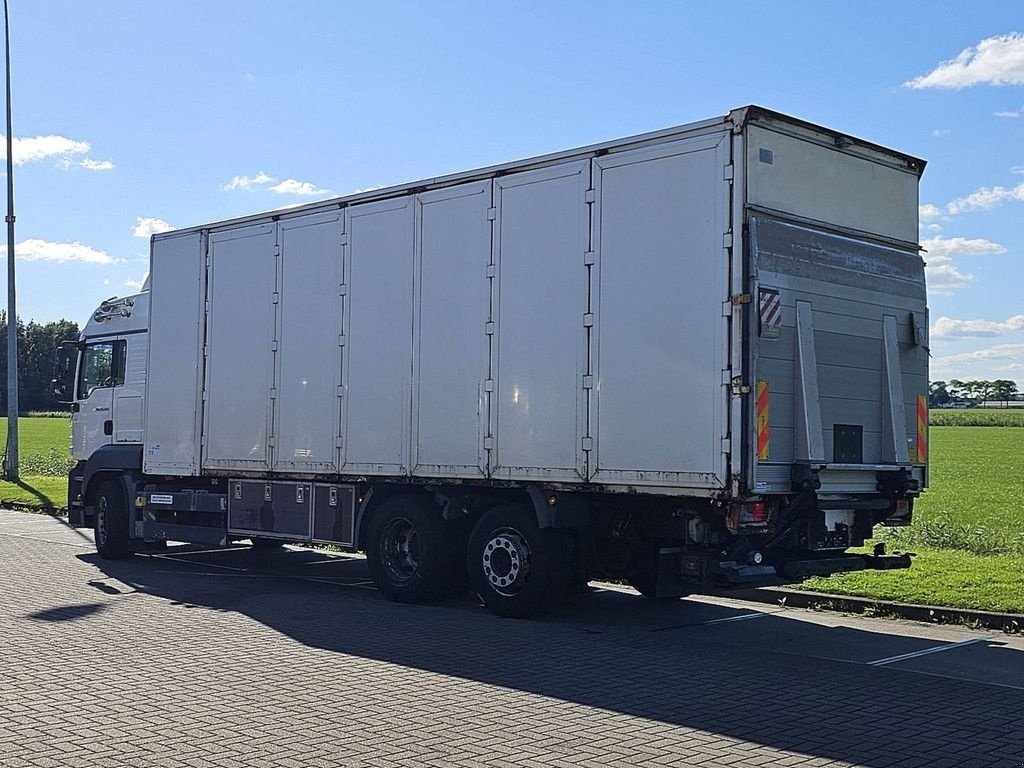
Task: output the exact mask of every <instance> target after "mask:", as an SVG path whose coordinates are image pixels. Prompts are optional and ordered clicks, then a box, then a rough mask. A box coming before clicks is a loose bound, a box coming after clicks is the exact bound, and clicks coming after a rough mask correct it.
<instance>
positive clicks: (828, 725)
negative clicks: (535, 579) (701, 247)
mask: <svg viewBox="0 0 1024 768" xmlns="http://www.w3.org/2000/svg"><path fill="white" fill-rule="evenodd" d="M0 563H3V566H2V568H3V575H4V578H3V584H2V588H0V765H2V766H4V768H8V766H9V767H10V768H21V767H22V766H24V767H25V768H28V767H30V766H31V767H32V768H44V767H45V766H55V767H57V766H59V767H60V768H66V767H67V768H77V767H78V766H82V767H83V768H84V767H85V766H90V767H91V766H108V765H109V766H146V768H164V767H165V766H166V767H170V766H175V767H177V766H181V767H184V766H189V767H192V766H195V767H196V768H200V767H204V768H205V766H222V767H226V768H236V767H237V768H262V767H263V766H284V767H286V768H289V767H294V768H300V767H303V768H304V767H305V766H318V765H323V766H348V765H350V766H407V765H425V766H467V768H469V767H473V768H479V767H482V766H507V765H523V766H529V767H530V768H560V767H564V768H569V766H589V765H593V766H600V765H611V766H620V765H621V766H628V765H664V766H678V765H692V766H737V767H739V768H754V767H755V766H756V767H758V768H776V767H777V768H782V767H783V766H786V767H787V768H810V767H811V766H813V767H814V768H825V766H833V767H835V768H841V767H843V766H870V767H872V768H883V767H885V768H888V767H889V766H895V765H899V766H901V768H912V767H913V766H922V768H924V767H925V766H930V767H931V768H937V766H940V765H944V764H945V765H974V764H977V765H985V766H989V767H990V768H991V767H992V766H994V767H995V768H1002V767H1003V766H1005V767H1006V768H1017V766H1018V765H1019V764H1020V763H1022V762H1024V729H1022V728H1021V727H1020V726H1021V712H1024V693H1022V692H1020V691H1017V690H1014V689H1009V688H996V687H992V686H986V685H981V684H978V683H971V682H966V681H956V680H949V679H943V678H938V677H930V676H923V675H915V674H910V673H906V672H903V673H901V672H899V671H898V670H895V669H879V668H871V667H866V666H862V665H856V664H846V663H838V662H834V661H829V660H827V659H818V658H811V657H794V656H791V655H786V654H777V655H773V654H771V653H760V652H759V653H750V652H749V649H744V650H743V651H742V652H740V651H738V650H737V647H738V646H729V645H728V644H721V643H719V642H715V641H711V640H702V639H699V638H696V639H695V638H694V637H693V636H687V638H686V640H685V641H682V640H680V637H679V636H678V635H673V634H672V633H670V632H663V633H652V632H648V631H646V630H644V629H643V628H634V627H632V626H630V625H628V624H625V625H623V624H621V623H620V624H616V625H611V624H610V623H609V626H611V627H612V628H611V629H609V630H607V631H605V630H602V631H592V632H581V631H580V628H579V627H578V626H577V625H574V624H573V622H572V621H571V620H566V621H560V620H557V619H547V620H544V621H508V620H501V619H497V618H495V617H493V616H490V615H489V614H487V613H486V612H484V611H482V610H480V609H479V608H477V607H475V606H473V605H470V604H469V603H468V602H467V603H459V602H453V603H446V604H442V605H437V606H427V607H420V606H400V605H394V604H391V603H388V602H386V601H384V600H383V599H381V598H380V597H379V596H378V595H377V594H376V593H374V592H372V591H368V590H363V589H351V588H348V589H346V588H343V587H338V586H335V585H332V584H324V583H313V582H309V581H303V580H301V579H296V578H274V577H260V578H256V577H254V576H253V575H251V574H239V573H234V572H231V571H223V572H214V569H212V568H210V567H208V566H192V565H186V564H183V563H181V562H176V561H172V560H167V559H160V558H141V557H139V558H134V559H131V560H128V561H125V562H116V563H111V562H104V561H101V560H99V559H97V558H96V557H95V555H94V554H92V550H91V547H89V546H88V542H87V541H86V540H84V539H83V538H82V537H81V536H79V535H78V534H77V533H75V532H71V531H69V530H67V529H66V528H63V527H62V526H61V524H60V522H58V521H56V520H53V519H50V518H46V517H41V516H26V515H20V514H16V513H7V512H0ZM354 565H355V566H357V565H358V563H355V564H354ZM588 622H589V623H588V626H594V625H595V622H594V620H593V619H588ZM609 622H610V619H609ZM733 626H735V627H737V628H741V627H742V623H737V624H735V625H733ZM736 631H742V630H741V629H737V630H736ZM822 637H823V639H824V638H827V629H826V630H824V631H823V633H822ZM894 679H896V680H898V685H893V680H894Z"/></svg>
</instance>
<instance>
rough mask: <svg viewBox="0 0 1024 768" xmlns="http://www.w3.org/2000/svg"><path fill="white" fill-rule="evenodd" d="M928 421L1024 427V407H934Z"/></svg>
mask: <svg viewBox="0 0 1024 768" xmlns="http://www.w3.org/2000/svg"><path fill="white" fill-rule="evenodd" d="M928 422H929V423H930V424H931V425H932V426H933V427H1024V408H1016V409H999V408H985V409H981V408H967V409H964V410H953V409H940V408H933V409H932V410H931V411H929V412H928Z"/></svg>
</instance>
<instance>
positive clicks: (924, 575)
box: [802, 427, 1024, 613]
mask: <svg viewBox="0 0 1024 768" xmlns="http://www.w3.org/2000/svg"><path fill="white" fill-rule="evenodd" d="M930 435H931V487H930V488H929V489H928V491H927V492H925V494H924V495H923V496H922V497H921V498H920V499H918V501H917V503H916V504H915V505H914V522H913V524H912V525H911V526H910V527H908V528H898V529H876V531H878V532H880V533H881V534H882V536H881V540H882V541H885V542H886V543H887V545H888V547H889V549H890V551H892V550H902V551H909V552H917V553H918V557H917V558H915V559H914V565H913V567H912V568H911V569H910V570H909V571H866V572H859V573H850V574H843V575H839V576H832V577H829V578H815V579H810V580H808V581H806V582H804V584H803V585H802V587H803V588H804V589H811V590H815V591H819V592H832V593H836V594H841V595H856V596H860V597H869V598H874V599H879V600H896V601H899V602H910V603H924V604H930V605H946V606H953V607H957V608H980V609H982V610H989V611H1010V612H1018V613H1024V430H1022V429H1020V428H1018V427H933V428H932V429H931V430H930Z"/></svg>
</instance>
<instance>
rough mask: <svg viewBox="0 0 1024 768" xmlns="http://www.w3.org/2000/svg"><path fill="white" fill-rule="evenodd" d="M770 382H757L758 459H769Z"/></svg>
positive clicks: (759, 380) (762, 380) (764, 380)
mask: <svg viewBox="0 0 1024 768" xmlns="http://www.w3.org/2000/svg"><path fill="white" fill-rule="evenodd" d="M770 436H771V429H770V428H769V427H768V380H767V379H758V380H757V458H759V459H767V458H768V438H769V437H770Z"/></svg>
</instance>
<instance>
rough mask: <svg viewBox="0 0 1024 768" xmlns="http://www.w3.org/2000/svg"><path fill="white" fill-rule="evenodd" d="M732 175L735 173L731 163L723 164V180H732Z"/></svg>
mask: <svg viewBox="0 0 1024 768" xmlns="http://www.w3.org/2000/svg"><path fill="white" fill-rule="evenodd" d="M734 175H735V173H734V168H733V166H731V165H727V166H725V173H724V174H723V175H722V179H723V180H724V181H732V180H733V176H734Z"/></svg>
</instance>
